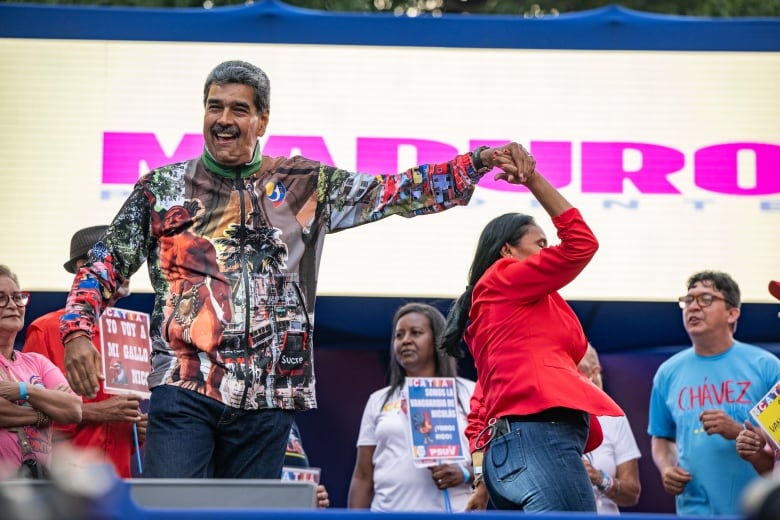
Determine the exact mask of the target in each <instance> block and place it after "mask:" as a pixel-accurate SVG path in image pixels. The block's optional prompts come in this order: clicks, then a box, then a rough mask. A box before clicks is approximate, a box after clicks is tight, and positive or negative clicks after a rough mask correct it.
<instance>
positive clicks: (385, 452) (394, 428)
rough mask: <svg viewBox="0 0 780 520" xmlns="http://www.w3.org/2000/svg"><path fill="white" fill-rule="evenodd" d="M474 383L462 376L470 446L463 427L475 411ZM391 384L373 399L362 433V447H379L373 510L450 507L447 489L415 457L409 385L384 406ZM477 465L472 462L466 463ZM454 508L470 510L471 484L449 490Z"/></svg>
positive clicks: (461, 415) (461, 408)
mask: <svg viewBox="0 0 780 520" xmlns="http://www.w3.org/2000/svg"><path fill="white" fill-rule="evenodd" d="M474 384H475V383H474V382H473V381H469V380H468V379H463V378H460V377H459V378H458V385H457V386H458V389H457V391H458V401H459V403H458V425H459V427H460V430H461V431H460V435H461V438H462V442H463V445H464V446H468V442H466V438H465V435H464V434H463V430H464V429H465V426H466V415H467V414H468V411H469V400H470V398H471V394H472V393H473V392H474ZM389 388H390V387H389V386H387V387H385V388H382V389H381V390H377V391H376V392H374V393H373V394H371V396H370V397H369V398H368V402H367V403H366V408H365V410H364V411H363V419H362V420H361V422H360V433H359V434H358V440H357V445H358V446H374V458H373V461H372V462H373V464H374V497H373V499H372V500H371V511H446V509H445V505H444V493H443V492H442V491H441V490H439V489H438V488H437V487H436V484H435V483H434V482H433V479H432V478H431V471H430V470H429V469H428V468H418V467H417V466H415V465H414V463H413V462H412V452H411V441H410V433H409V418H408V415H407V408H406V396H405V395H404V392H403V388H401V389H399V390H396V391H395V392H393V395H391V396H390V398H389V399H388V400H387V403H385V404H384V405H383V404H382V403H384V401H385V396H386V395H387V391H388V389H389ZM464 463H465V464H468V467H469V468H470V467H471V461H468V462H465V461H464ZM447 494H448V495H449V499H450V505H451V507H452V511H454V512H455V511H464V510H465V509H466V503H467V502H468V499H469V497H470V496H471V485H470V484H462V485H460V486H457V487H452V488H448V489H447Z"/></svg>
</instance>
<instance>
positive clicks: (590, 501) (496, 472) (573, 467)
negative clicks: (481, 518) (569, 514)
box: [482, 413, 596, 512]
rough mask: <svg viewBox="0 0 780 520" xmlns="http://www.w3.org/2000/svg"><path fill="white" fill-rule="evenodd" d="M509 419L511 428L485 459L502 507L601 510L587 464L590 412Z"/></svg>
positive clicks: (493, 496) (489, 479) (494, 494)
mask: <svg viewBox="0 0 780 520" xmlns="http://www.w3.org/2000/svg"><path fill="white" fill-rule="evenodd" d="M580 415H581V417H582V420H579V416H580ZM508 422H509V428H510V431H509V432H508V433H507V434H505V435H503V436H501V437H497V438H494V439H493V440H492V442H491V443H490V445H489V447H488V450H487V452H486V454H485V458H484V461H483V463H482V465H483V471H484V474H485V485H486V486H487V489H488V492H489V493H490V499H491V500H492V501H493V504H494V505H495V506H496V508H498V509H522V510H523V511H529V512H530V511H534V512H536V511H594V512H595V511H596V500H595V498H594V496H593V488H592V487H591V483H590V478H589V477H588V473H587V471H585V466H584V465H583V463H582V451H583V449H584V447H585V441H586V440H587V438H588V429H589V423H588V414H586V413H582V414H576V420H574V421H552V422H526V421H513V420H511V419H510V420H509V421H508Z"/></svg>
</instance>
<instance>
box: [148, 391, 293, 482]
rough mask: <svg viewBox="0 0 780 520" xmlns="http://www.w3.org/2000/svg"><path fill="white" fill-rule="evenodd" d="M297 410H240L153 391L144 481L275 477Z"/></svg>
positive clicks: (192, 395)
mask: <svg viewBox="0 0 780 520" xmlns="http://www.w3.org/2000/svg"><path fill="white" fill-rule="evenodd" d="M294 418H295V412H293V411H292V410H279V409H276V408H273V409H263V410H240V409H237V408H232V407H230V406H226V405H224V404H222V403H220V402H219V401H216V400H214V399H212V398H210V397H206V396H205V395H202V394H199V393H197V392H194V391H192V390H186V389H183V388H179V387H176V386H171V385H161V386H158V387H156V388H155V389H154V390H152V396H151V398H150V400H149V423H148V425H147V430H146V446H145V447H144V463H143V472H142V474H141V476H142V477H149V478H273V479H278V478H279V477H280V475H281V474H282V465H283V463H284V453H285V448H286V447H287V439H288V437H289V436H290V428H291V427H292V423H293V419H294Z"/></svg>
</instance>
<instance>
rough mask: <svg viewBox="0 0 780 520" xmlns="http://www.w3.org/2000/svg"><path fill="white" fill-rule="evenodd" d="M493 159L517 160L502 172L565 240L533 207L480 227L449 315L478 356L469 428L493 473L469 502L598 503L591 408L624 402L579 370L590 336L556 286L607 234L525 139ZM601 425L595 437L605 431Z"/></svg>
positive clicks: (477, 505)
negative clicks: (551, 237)
mask: <svg viewBox="0 0 780 520" xmlns="http://www.w3.org/2000/svg"><path fill="white" fill-rule="evenodd" d="M495 159H496V163H500V162H501V161H509V160H511V161H514V163H515V164H516V166H517V173H514V174H513V173H506V172H503V173H500V174H498V175H497V178H503V179H504V180H506V181H507V182H510V183H513V184H523V185H525V186H526V187H527V188H528V189H529V190H530V191H531V194H532V195H533V196H534V197H535V198H536V199H537V200H538V201H539V203H540V204H541V206H542V207H543V208H544V209H545V210H546V211H547V213H548V214H549V215H550V216H551V217H552V221H553V224H554V225H555V227H556V229H557V231H558V237H559V239H560V244H558V245H555V246H548V244H547V237H546V236H545V234H544V231H542V229H541V228H540V227H539V226H538V225H537V224H536V222H535V221H534V219H533V218H532V217H530V216H528V215H523V214H519V213H508V214H505V215H502V216H500V217H497V218H495V219H494V220H492V221H491V222H489V223H488V224H487V226H485V228H484V229H483V231H482V234H481V235H480V238H479V242H478V244H477V248H476V252H475V254H474V260H473V262H472V264H471V269H470V272H469V285H468V287H467V288H466V291H465V292H464V293H463V295H461V296H460V297H459V298H458V299H457V300H456V301H455V304H454V305H453V308H452V309H451V311H450V315H449V316H448V328H447V330H446V331H445V337H444V341H443V347H442V348H445V349H446V350H447V351H448V352H450V353H451V354H453V355H458V354H460V341H461V339H465V341H466V344H467V345H468V347H469V350H470V351H471V354H472V356H473V357H474V362H475V365H476V368H477V379H478V381H477V389H476V390H475V392H474V396H473V397H472V403H471V413H470V415H469V424H468V428H467V430H466V434H467V435H468V437H469V441H470V443H471V449H472V452H476V456H475V459H476V462H475V466H479V458H480V457H481V456H482V454H481V451H482V449H483V448H484V461H483V463H482V467H483V470H484V482H485V484H486V485H485V486H480V485H479V483H480V482H479V479H477V484H476V487H475V494H474V496H473V497H472V501H471V503H470V507H471V508H472V509H482V508H484V507H485V506H486V505H487V499H488V496H487V495H488V493H489V495H490V499H491V500H492V501H493V503H494V505H495V506H496V507H497V508H499V509H521V510H524V511H594V512H595V511H596V503H595V501H594V498H593V491H592V489H591V483H590V479H589V478H588V474H587V473H586V471H585V468H584V466H583V464H582V455H583V453H584V452H585V451H586V441H587V440H588V433H589V430H591V428H590V427H589V424H591V419H590V418H591V416H596V415H612V416H617V415H623V412H622V410H621V409H620V407H619V406H618V405H617V404H615V402H614V401H613V400H612V399H611V398H610V397H609V396H607V394H605V393H604V392H603V391H601V390H600V389H599V388H598V387H596V386H595V385H593V384H591V383H590V381H588V380H587V379H586V378H585V377H584V376H583V375H582V374H581V373H580V372H579V371H578V370H577V364H578V363H579V361H580V359H582V357H583V356H584V354H585V351H586V349H587V340H586V338H585V334H584V332H583V330H582V326H581V325H580V322H579V319H578V318H577V316H576V315H575V314H574V311H572V309H571V307H569V305H568V304H567V303H566V301H565V300H564V299H563V298H562V297H561V296H560V294H558V290H559V289H561V288H562V287H564V286H565V285H566V284H568V283H569V282H571V281H572V280H574V278H575V277H576V276H577V275H578V274H579V273H580V272H581V271H582V270H583V269H584V268H585V266H586V265H587V264H588V262H589V261H590V259H591V258H592V257H593V255H594V254H595V253H596V250H597V249H598V242H597V241H596V237H595V236H594V235H593V233H592V232H591V230H590V228H589V227H588V226H587V225H586V224H585V221H584V220H583V218H582V216H581V215H580V212H579V211H578V210H577V209H576V208H574V207H572V205H571V204H570V203H569V202H568V201H567V200H566V199H565V198H564V197H563V196H562V195H561V194H560V193H559V192H558V191H557V190H556V189H555V188H554V187H553V186H552V185H551V184H550V183H549V182H548V181H547V180H546V179H545V178H544V177H543V176H542V175H541V174H540V173H539V172H537V171H536V169H535V168H536V162H535V161H534V159H533V157H532V156H531V155H530V154H529V153H528V152H527V151H526V150H525V149H524V148H522V147H521V146H520V145H515V146H514V147H510V149H509V150H507V151H506V152H504V153H503V154H499V156H497V157H496V158H495ZM467 320H468V324H467ZM467 325H468V326H467ZM464 332H465V334H464ZM595 425H598V422H597V421H596V422H595ZM596 429H597V430H598V431H597V434H596V435H595V436H592V437H594V438H592V439H591V441H592V442H590V443H589V444H590V445H589V446H587V449H592V448H594V447H595V446H596V445H598V443H600V440H601V436H600V428H596ZM594 441H595V442H594ZM486 491H487V493H486Z"/></svg>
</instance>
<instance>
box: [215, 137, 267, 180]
mask: <svg viewBox="0 0 780 520" xmlns="http://www.w3.org/2000/svg"><path fill="white" fill-rule="evenodd" d="M201 160H202V161H203V164H204V165H205V166H206V169H207V170H208V171H210V172H214V173H215V174H217V175H219V176H220V177H225V178H226V179H235V178H236V177H241V178H242V179H246V178H247V177H249V176H251V175H254V174H255V173H257V171H258V170H259V169H260V165H262V164H263V154H261V153H260V141H257V144H255V151H254V154H252V160H251V161H249V162H248V163H246V164H242V165H241V166H224V165H222V164H219V163H218V162H217V160H216V159H214V157H213V156H212V155H211V153H210V152H209V149H208V148H206V146H205V145H204V146H203V155H201Z"/></svg>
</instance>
